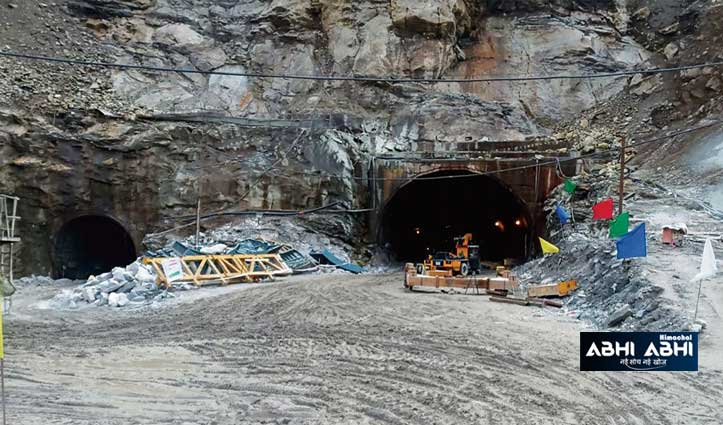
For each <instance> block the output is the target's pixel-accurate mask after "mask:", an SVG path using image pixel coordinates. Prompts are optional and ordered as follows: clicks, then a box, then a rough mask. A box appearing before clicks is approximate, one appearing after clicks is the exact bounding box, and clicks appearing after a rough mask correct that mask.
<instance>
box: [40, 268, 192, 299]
mask: <svg viewBox="0 0 723 425" xmlns="http://www.w3.org/2000/svg"><path fill="white" fill-rule="evenodd" d="M190 287H191V286H190V285H186V284H182V285H176V286H174V289H188V288H190ZM173 297H174V295H173V294H172V293H170V292H168V291H167V290H165V289H161V288H160V287H159V286H158V285H157V284H156V274H155V273H154V272H153V271H152V270H151V269H150V268H149V267H147V266H145V265H143V264H141V262H140V260H138V261H135V262H134V263H131V264H130V265H128V266H127V267H125V268H123V267H115V268H113V270H112V271H110V272H107V273H103V274H100V275H98V276H91V277H90V278H88V280H87V281H86V282H85V283H83V284H81V285H80V286H77V287H75V288H72V289H66V290H64V291H63V292H61V293H59V294H58V295H56V296H55V297H54V298H53V300H52V302H51V305H52V306H54V307H56V308H70V309H74V308H78V307H79V305H82V304H83V303H85V304H93V305H96V306H110V307H125V306H126V305H129V304H136V305H141V304H148V303H153V302H157V301H160V300H163V299H165V298H173Z"/></svg>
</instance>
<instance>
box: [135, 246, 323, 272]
mask: <svg viewBox="0 0 723 425" xmlns="http://www.w3.org/2000/svg"><path fill="white" fill-rule="evenodd" d="M282 248H284V246H282V245H278V244H274V243H270V242H266V241H260V240H257V239H244V240H242V241H241V242H239V243H237V244H236V246H234V247H233V248H231V249H230V250H228V251H227V252H225V254H228V255H234V254H250V255H254V254H275V253H277V252H279V251H280V250H281V249H282ZM188 255H207V254H204V253H202V252H201V251H199V250H197V249H194V248H191V247H189V246H188V245H186V244H184V243H182V242H178V241H176V242H173V245H171V247H170V248H163V249H160V250H158V251H148V252H147V253H146V256H148V257H183V256H188ZM279 255H280V256H281V259H282V260H283V261H284V262H285V263H286V264H287V265H288V266H289V267H290V268H291V269H292V270H294V271H298V272H303V271H308V270H309V269H312V268H313V267H315V266H316V264H314V262H313V260H312V259H311V258H309V257H308V256H306V255H304V254H302V253H300V252H299V251H297V250H295V249H293V248H290V247H286V248H285V249H284V250H283V252H281V253H279ZM206 267H208V266H206Z"/></svg>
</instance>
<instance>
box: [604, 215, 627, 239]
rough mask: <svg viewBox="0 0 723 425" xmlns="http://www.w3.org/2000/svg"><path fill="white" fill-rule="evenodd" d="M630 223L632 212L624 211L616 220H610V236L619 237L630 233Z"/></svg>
mask: <svg viewBox="0 0 723 425" xmlns="http://www.w3.org/2000/svg"><path fill="white" fill-rule="evenodd" d="M629 224H630V214H628V213H627V212H624V213H622V214H620V215H619V216H617V217H615V220H610V223H609V225H610V237H611V238H619V237H620V236H624V235H625V234H627V233H628V225H629Z"/></svg>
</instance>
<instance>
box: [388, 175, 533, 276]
mask: <svg viewBox="0 0 723 425" xmlns="http://www.w3.org/2000/svg"><path fill="white" fill-rule="evenodd" d="M442 176H465V177H455V178H449V179H439V180H420V179H416V180H413V181H411V182H409V183H407V184H406V185H404V186H402V187H401V188H400V189H399V190H398V191H397V192H396V194H394V196H393V197H392V198H391V200H390V201H389V202H388V203H387V206H386V207H385V209H384V212H383V215H382V227H381V235H380V236H381V243H382V246H385V247H386V248H387V249H389V250H391V251H392V253H393V255H394V256H395V257H396V260H398V261H403V262H421V261H422V260H423V259H424V258H426V256H427V255H428V254H433V253H434V252H437V251H447V252H454V240H453V238H454V237H455V236H463V235H464V234H465V233H472V236H473V243H475V244H478V245H479V246H480V257H481V259H482V260H483V261H500V260H503V259H505V258H515V259H523V258H525V257H527V255H528V250H527V249H526V247H527V246H528V244H529V241H530V235H531V232H530V228H531V223H530V217H529V213H528V211H527V208H526V206H525V205H524V204H523V203H522V201H520V200H519V198H517V197H516V196H515V195H514V194H513V193H512V192H511V191H510V190H509V189H507V188H506V187H505V186H504V185H502V184H501V183H500V182H498V181H497V180H496V179H495V178H493V177H489V176H483V175H476V174H473V173H470V172H468V171H463V170H451V171H440V172H435V173H432V174H426V175H424V177H442Z"/></svg>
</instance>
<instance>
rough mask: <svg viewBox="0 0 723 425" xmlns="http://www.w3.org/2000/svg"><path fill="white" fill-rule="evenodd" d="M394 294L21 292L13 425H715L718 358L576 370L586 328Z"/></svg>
mask: <svg viewBox="0 0 723 425" xmlns="http://www.w3.org/2000/svg"><path fill="white" fill-rule="evenodd" d="M401 282H402V275H401V274H391V275H389V274H388V275H361V276H340V275H329V276H297V277H292V278H289V279H287V280H285V281H279V282H274V283H266V284H255V285H234V286H228V287H222V288H207V289H203V290H199V291H190V292H184V293H183V294H181V295H180V296H179V297H178V298H177V299H174V300H171V301H169V302H168V303H164V304H162V305H159V306H156V307H155V308H148V307H145V308H140V309H135V310H117V309H86V310H83V311H76V312H69V311H56V310H52V309H46V308H45V306H46V305H47V302H46V301H45V300H47V299H49V298H50V297H52V295H53V294H54V293H56V292H57V291H58V290H59V289H58V288H50V287H48V286H26V287H24V288H22V291H21V292H20V293H18V294H17V297H16V298H15V302H14V305H13V308H12V311H11V314H10V316H9V317H8V318H7V319H6V345H7V349H6V366H5V367H6V388H7V393H8V414H9V421H8V423H15V424H36V423H43V424H48V423H53V424H132V423H133V424H135V423H138V424H160V423H172V424H200V423H203V424H245V423H291V424H298V423H309V424H337V423H349V424H352V423H353V424H365V423H369V424H371V423H393V424H419V423H424V424H433V423H437V424H457V423H476V424H491V423H513V424H547V423H549V424H600V423H608V424H647V423H651V424H652V423H655V424H674V423H710V424H720V423H722V422H723V407H721V406H723V373H722V372H721V362H720V361H718V362H717V363H716V362H713V364H710V365H709V364H707V363H705V362H702V365H701V371H700V372H698V373H582V372H579V370H578V369H579V364H578V351H579V345H578V344H579V337H578V332H579V331H580V330H582V325H581V323H580V322H578V321H573V320H571V319H569V318H567V317H565V316H563V315H560V314H559V313H557V311H554V310H542V309H538V308H532V307H521V306H515V305H504V304H497V303H491V302H489V301H487V300H486V297H478V296H464V295H444V294H439V293H417V292H414V293H412V292H407V291H405V290H404V289H403V288H402V284H401ZM702 349H703V350H705V346H704V347H703V348H702ZM701 357H702V358H708V359H711V358H712V357H715V356H714V353H711V352H710V351H703V352H702V353H701Z"/></svg>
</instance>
